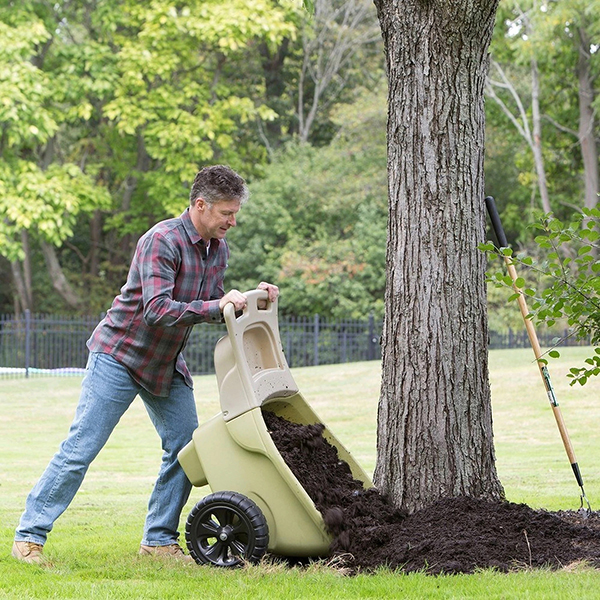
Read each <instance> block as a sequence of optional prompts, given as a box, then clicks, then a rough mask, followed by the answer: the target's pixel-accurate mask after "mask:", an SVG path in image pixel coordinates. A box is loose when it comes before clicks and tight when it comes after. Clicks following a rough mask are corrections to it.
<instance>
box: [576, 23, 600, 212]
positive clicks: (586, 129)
mask: <svg viewBox="0 0 600 600" xmlns="http://www.w3.org/2000/svg"><path fill="white" fill-rule="evenodd" d="M578 33H579V47H578V50H579V59H578V61H577V77H578V80H579V141H580V143H581V156H582V158H583V169H584V179H585V201H584V206H585V207H586V208H595V207H596V205H597V204H598V191H599V190H598V148H597V146H596V138H595V137H594V132H595V125H596V124H595V118H594V112H595V111H594V84H593V80H592V73H591V65H590V58H591V57H590V41H589V38H588V35H587V32H586V31H585V30H584V29H583V28H581V27H580V28H579V30H578Z"/></svg>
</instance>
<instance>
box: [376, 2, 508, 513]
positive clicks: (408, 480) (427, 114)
mask: <svg viewBox="0 0 600 600" xmlns="http://www.w3.org/2000/svg"><path fill="white" fill-rule="evenodd" d="M375 5H376V6H377V10H378V15H379V20H380V24H381V29H382V33H383V39H384V45H385V53H386V59H387V71H388V80H389V96H388V104H389V106H388V179H389V186H388V193H389V225H388V245H387V288H386V313H385V322H384V332H383V342H382V344H383V348H382V351H383V373H382V387H381V398H380V404H379V414H378V442H377V449H378V456H377V464H376V469H375V483H376V485H377V486H378V488H379V489H380V490H381V491H382V492H383V493H386V494H388V495H389V497H390V498H391V499H392V501H393V502H394V504H396V506H398V507H400V508H403V509H405V510H407V511H408V512H414V511H416V510H418V509H420V508H422V507H424V506H427V505H428V504H430V503H431V502H433V501H435V500H437V499H439V498H441V497H456V496H460V495H468V496H472V497H482V498H490V499H491V498H500V497H502V495H503V490H502V486H501V484H500V482H499V480H498V477H497V474H496V469H495V456H494V445H493V434H492V413H491V398H490V388H489V380H488V360H487V342H488V329H487V312H486V296H485V257H484V255H483V253H482V252H480V251H479V250H478V248H477V245H478V244H479V243H481V242H482V241H484V235H485V213H484V203H483V197H484V174H483V156H484V124H485V123H484V121H485V116H484V102H483V98H484V95H483V92H484V86H485V80H486V74H487V68H488V55H487V50H488V46H489V42H490V39H491V34H492V29H493V26H494V17H495V12H496V9H497V1H496V0H493V1H488V0H456V1H454V2H452V3H448V2H443V1H438V0H428V1H427V0H403V1H402V2H398V1H393V0H375Z"/></svg>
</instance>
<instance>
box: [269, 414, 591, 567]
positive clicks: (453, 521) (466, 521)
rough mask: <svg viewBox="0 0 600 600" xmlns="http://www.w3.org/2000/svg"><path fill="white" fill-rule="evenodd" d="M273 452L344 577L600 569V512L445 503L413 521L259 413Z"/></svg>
mask: <svg viewBox="0 0 600 600" xmlns="http://www.w3.org/2000/svg"><path fill="white" fill-rule="evenodd" d="M263 415H264V418H265V423H266V425H267V428H268V429H269V432H270V434H271V437H272V439H273V442H274V443H275V446H276V447H277V449H278V450H279V452H280V454H281V456H282V457H283V459H284V460H285V462H286V464H287V465H288V466H289V467H290V469H291V471H292V472H293V473H294V475H295V476H296V478H297V479H298V481H299V482H300V483H301V484H302V486H303V488H304V489H305V491H306V492H307V494H308V495H309V496H310V497H311V499H312V500H313V502H314V503H315V506H316V507H317V509H318V510H319V511H320V512H321V514H322V515H323V520H324V522H325V525H326V527H327V529H328V531H329V532H330V534H331V536H332V538H333V541H332V544H331V555H332V557H339V558H340V560H341V561H342V563H343V564H344V566H345V567H346V568H348V570H349V571H350V572H354V573H357V572H370V571H373V570H375V569H376V568H378V567H383V566H385V567H388V568H391V569H398V570H401V571H403V572H406V573H408V572H412V571H425V572H427V573H430V574H439V573H447V574H452V573H472V572H473V571H475V570H476V569H486V568H494V569H496V570H498V571H501V572H507V571H511V570H515V569H519V568H529V567H547V568H554V569H558V568H561V567H565V566H567V565H571V564H573V563H576V562H579V561H586V562H587V563H588V564H590V565H593V566H595V567H599V566H600V513H599V512H592V513H590V514H588V513H587V512H585V511H563V512H548V511H545V510H534V509H532V508H530V507H528V506H527V505H524V504H514V503H511V502H505V501H498V502H489V501H485V500H477V499H474V498H467V497H461V498H446V499H443V500H440V501H438V502H436V503H434V504H432V505H431V506H429V507H427V508H425V509H422V510H420V511H418V512H416V513H414V514H412V515H406V514H404V513H402V512H400V511H398V510H397V509H396V508H394V507H393V506H392V504H390V503H389V502H388V500H387V499H386V498H385V497H384V496H382V495H381V494H379V493H378V492H377V490H376V489H374V488H371V489H368V490H365V489H364V488H363V485H362V483H361V482H360V481H356V480H355V479H353V477H352V474H351V472H350V468H349V466H348V464H347V463H345V462H344V461H342V460H340V459H339V457H338V454H337V450H336V449H335V448H334V447H333V446H332V445H331V444H329V443H328V442H327V441H326V440H325V438H324V437H323V436H322V432H323V429H324V426H323V425H322V424H320V423H318V424H315V425H298V424H296V423H291V422H290V421H287V420H285V419H283V418H281V417H278V416H276V415H274V414H273V413H269V412H267V411H265V412H264V413H263Z"/></svg>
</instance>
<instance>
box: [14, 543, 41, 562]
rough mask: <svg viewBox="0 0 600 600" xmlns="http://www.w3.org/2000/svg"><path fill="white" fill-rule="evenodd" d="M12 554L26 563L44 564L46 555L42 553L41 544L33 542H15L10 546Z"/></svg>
mask: <svg viewBox="0 0 600 600" xmlns="http://www.w3.org/2000/svg"><path fill="white" fill-rule="evenodd" d="M12 555H13V556H14V557H15V558H16V559H18V560H22V561H23V562H26V563H35V564H38V565H45V564H46V563H47V561H46V557H45V556H44V555H43V546H42V545H41V544H36V543H35V542H15V543H14V544H13V547H12Z"/></svg>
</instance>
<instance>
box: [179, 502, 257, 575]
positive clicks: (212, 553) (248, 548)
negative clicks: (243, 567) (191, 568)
mask: <svg viewBox="0 0 600 600" xmlns="http://www.w3.org/2000/svg"><path fill="white" fill-rule="evenodd" d="M185 539H186V543H187V547H188V550H189V551H190V554H191V556H193V558H194V560H195V561H196V562H197V563H198V564H212V565H216V566H218V567H235V566H238V565H240V564H242V563H243V562H244V561H248V562H252V563H256V562H258V561H259V560H260V559H261V557H262V556H263V555H264V553H265V552H266V551H267V546H268V543H269V528H268V526H267V520H266V519H265V516H264V515H263V513H262V511H261V510H260V508H258V506H256V504H255V503H254V502H253V501H252V500H250V498H247V497H246V496H244V495H242V494H238V493H236V492H217V493H215V494H210V495H208V496H206V497H205V498H203V499H202V500H200V502H198V504H196V506H195V507H194V508H193V510H192V512H190V515H189V517H188V519H187V523H186V526H185Z"/></svg>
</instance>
